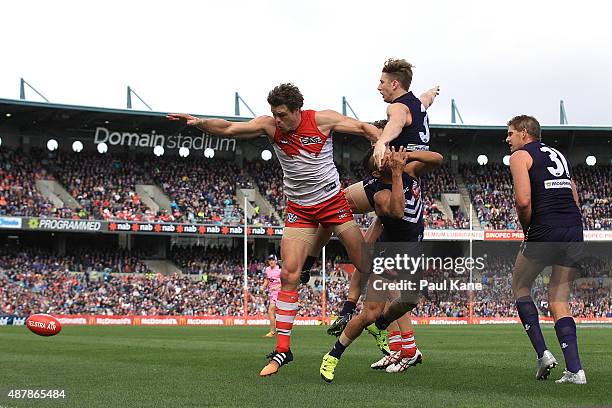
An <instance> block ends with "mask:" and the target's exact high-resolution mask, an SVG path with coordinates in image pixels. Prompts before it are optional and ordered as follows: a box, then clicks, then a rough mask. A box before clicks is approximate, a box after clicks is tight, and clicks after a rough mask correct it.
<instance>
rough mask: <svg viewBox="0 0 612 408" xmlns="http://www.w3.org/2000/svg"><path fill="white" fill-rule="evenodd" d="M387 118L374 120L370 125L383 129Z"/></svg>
mask: <svg viewBox="0 0 612 408" xmlns="http://www.w3.org/2000/svg"><path fill="white" fill-rule="evenodd" d="M387 122H388V120H387V119H382V120H377V121H376V122H372V125H374V126H376V127H377V128H379V129H384V128H385V126H387Z"/></svg>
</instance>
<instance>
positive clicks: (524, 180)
mask: <svg viewBox="0 0 612 408" xmlns="http://www.w3.org/2000/svg"><path fill="white" fill-rule="evenodd" d="M532 163H533V159H532V158H531V156H530V155H529V153H527V152H526V151H524V150H517V151H515V152H514V153H512V155H511V156H510V172H511V173H512V183H513V184H514V197H515V203H516V213H517V215H518V219H519V221H520V223H521V227H522V228H523V232H526V231H527V228H529V224H531V183H530V182H529V168H530V167H531V164H532Z"/></svg>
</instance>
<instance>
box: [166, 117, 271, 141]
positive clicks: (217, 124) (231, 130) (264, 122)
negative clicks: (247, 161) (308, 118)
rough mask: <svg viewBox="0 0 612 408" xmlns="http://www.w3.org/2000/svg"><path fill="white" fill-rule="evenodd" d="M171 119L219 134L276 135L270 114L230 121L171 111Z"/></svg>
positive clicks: (247, 136)
mask: <svg viewBox="0 0 612 408" xmlns="http://www.w3.org/2000/svg"><path fill="white" fill-rule="evenodd" d="M166 118H168V119H169V120H175V121H181V122H185V123H186V124H187V125H190V126H195V127H197V128H198V129H200V130H203V131H205V132H208V133H211V134H213V135H217V136H225V137H240V138H244V139H253V138H256V137H258V136H261V135H264V134H265V135H268V136H273V135H274V119H273V118H272V117H270V116H259V117H256V118H255V119H252V120H250V121H248V122H230V121H227V120H225V119H216V118H212V119H204V118H196V117H195V116H191V115H189V114H186V113H170V114H168V115H167V116H166Z"/></svg>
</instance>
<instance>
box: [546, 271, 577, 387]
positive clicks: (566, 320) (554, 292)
mask: <svg viewBox="0 0 612 408" xmlns="http://www.w3.org/2000/svg"><path fill="white" fill-rule="evenodd" d="M575 276H576V268H571V267H568V266H560V265H555V266H553V271H552V275H551V277H550V283H549V286H548V307H549V308H550V311H551V312H552V314H553V317H554V319H555V332H556V333H557V339H558V340H559V345H561V351H562V352H563V357H564V358H565V367H566V369H565V371H564V373H563V377H561V379H559V380H557V381H556V382H557V383H572V384H586V382H587V381H586V375H585V373H584V369H583V368H582V363H581V362H580V355H579V353H578V339H577V337H576V323H575V322H574V318H573V317H572V313H571V310H570V306H569V302H568V301H569V296H570V293H571V289H572V284H573V282H574V278H575Z"/></svg>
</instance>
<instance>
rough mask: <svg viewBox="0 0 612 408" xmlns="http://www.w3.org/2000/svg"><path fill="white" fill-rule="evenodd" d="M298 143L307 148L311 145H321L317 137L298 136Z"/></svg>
mask: <svg viewBox="0 0 612 408" xmlns="http://www.w3.org/2000/svg"><path fill="white" fill-rule="evenodd" d="M300 142H302V144H303V145H304V146H307V145H311V144H318V143H322V140H321V138H320V137H319V136H313V137H307V136H300Z"/></svg>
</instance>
